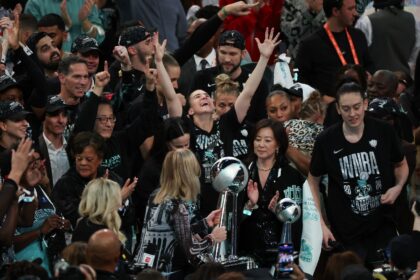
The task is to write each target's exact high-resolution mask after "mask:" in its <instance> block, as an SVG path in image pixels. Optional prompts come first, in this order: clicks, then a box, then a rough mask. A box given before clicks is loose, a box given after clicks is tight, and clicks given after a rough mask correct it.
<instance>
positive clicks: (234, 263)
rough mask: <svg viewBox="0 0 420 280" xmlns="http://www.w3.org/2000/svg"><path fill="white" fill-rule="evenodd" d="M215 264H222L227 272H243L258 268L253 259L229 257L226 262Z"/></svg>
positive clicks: (221, 261)
mask: <svg viewBox="0 0 420 280" xmlns="http://www.w3.org/2000/svg"><path fill="white" fill-rule="evenodd" d="M216 262H218V263H220V264H222V265H223V266H224V267H225V268H226V269H227V270H228V271H244V270H250V269H254V268H258V265H257V264H256V263H255V261H254V259H253V258H250V257H237V256H229V258H228V259H226V260H220V261H217V260H216Z"/></svg>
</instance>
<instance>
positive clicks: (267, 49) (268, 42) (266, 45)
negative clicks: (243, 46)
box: [255, 28, 281, 58]
mask: <svg viewBox="0 0 420 280" xmlns="http://www.w3.org/2000/svg"><path fill="white" fill-rule="evenodd" d="M279 36H280V33H277V34H276V36H274V28H271V31H270V30H269V28H266V29H265V39H264V42H263V43H261V41H260V40H259V39H258V38H255V41H256V42H257V44H258V49H259V50H260V54H261V55H262V56H264V57H266V58H269V57H270V56H271V54H272V53H273V50H274V48H275V47H276V46H277V45H278V44H279V43H280V42H281V40H279Z"/></svg>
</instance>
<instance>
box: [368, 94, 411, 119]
mask: <svg viewBox="0 0 420 280" xmlns="http://www.w3.org/2000/svg"><path fill="white" fill-rule="evenodd" d="M368 112H371V113H372V114H374V115H375V116H378V117H385V116H391V115H394V116H400V115H401V114H404V112H403V110H402V108H401V106H400V105H398V104H397V102H395V101H394V100H393V99H391V98H374V99H373V100H372V101H371V102H370V103H369V106H368Z"/></svg>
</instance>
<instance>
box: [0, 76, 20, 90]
mask: <svg viewBox="0 0 420 280" xmlns="http://www.w3.org/2000/svg"><path fill="white" fill-rule="evenodd" d="M13 87H18V88H22V86H21V85H20V84H19V81H18V80H17V79H15V78H14V77H11V76H9V75H6V74H4V75H2V76H0V93H1V92H3V91H5V90H7V89H9V88H13Z"/></svg>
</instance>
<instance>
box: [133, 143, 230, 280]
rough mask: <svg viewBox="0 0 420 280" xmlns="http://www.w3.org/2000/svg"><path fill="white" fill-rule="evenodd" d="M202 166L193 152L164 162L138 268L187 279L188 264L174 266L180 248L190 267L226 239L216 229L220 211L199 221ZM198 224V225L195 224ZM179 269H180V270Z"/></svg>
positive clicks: (168, 157) (182, 152)
mask: <svg viewBox="0 0 420 280" xmlns="http://www.w3.org/2000/svg"><path fill="white" fill-rule="evenodd" d="M199 177H200V165H199V163H198V161H197V159H196V158H195V155H194V154H193V153H192V152H191V151H190V150H175V151H170V152H169V153H168V154H167V155H166V157H165V160H164V162H163V166H162V173H161V177H160V188H159V189H157V190H156V191H155V192H154V193H152V195H151V196H150V198H149V203H148V206H147V209H146V216H145V219H144V226H143V231H142V236H141V244H140V247H139V251H138V252H137V253H136V255H135V257H134V261H135V262H136V264H137V265H141V266H148V267H150V268H154V269H157V270H159V271H160V272H162V274H163V275H164V276H169V279H171V280H173V279H184V276H185V275H184V272H185V266H186V265H187V264H186V263H185V264H183V263H182V264H181V263H180V262H179V258H178V259H177V262H176V264H175V263H173V259H174V251H175V248H176V247H178V246H179V247H180V248H182V249H183V251H184V253H185V256H186V257H187V258H188V260H189V263H190V264H192V263H197V260H198V258H197V256H198V255H199V254H200V253H202V252H203V251H204V250H206V249H207V248H208V247H210V246H212V245H213V244H214V243H217V242H221V241H223V240H225V239H226V229H225V228H224V227H215V228H214V229H213V230H212V232H211V233H210V234H208V230H209V228H211V227H214V226H216V225H217V224H218V223H219V220H220V210H215V211H213V212H211V213H210V215H209V216H208V217H207V218H205V219H197V216H198V215H197V214H198V204H197V198H198V195H199V193H200V179H199ZM194 221H196V222H195V223H193V222H194ZM177 265H179V266H177Z"/></svg>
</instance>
